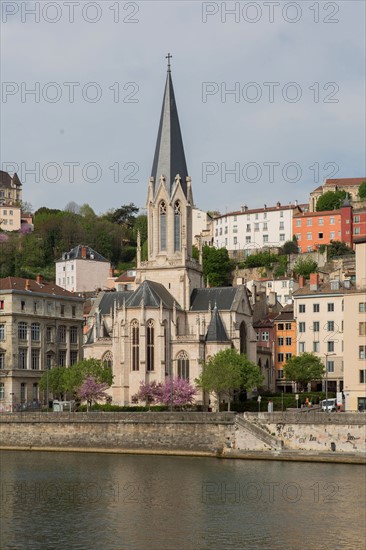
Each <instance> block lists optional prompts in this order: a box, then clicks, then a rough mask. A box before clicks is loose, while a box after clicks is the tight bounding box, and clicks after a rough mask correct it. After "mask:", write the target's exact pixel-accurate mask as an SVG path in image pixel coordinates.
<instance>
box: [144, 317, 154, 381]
mask: <svg viewBox="0 0 366 550" xmlns="http://www.w3.org/2000/svg"><path fill="white" fill-rule="evenodd" d="M146 370H147V371H149V372H150V371H153V370H154V321H152V320H151V319H150V320H149V321H148V322H147V327H146Z"/></svg>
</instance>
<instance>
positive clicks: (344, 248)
mask: <svg viewBox="0 0 366 550" xmlns="http://www.w3.org/2000/svg"><path fill="white" fill-rule="evenodd" d="M327 248H328V260H329V259H330V258H333V256H344V255H345V254H354V250H352V248H350V247H349V246H348V245H347V244H346V243H344V242H342V241H330V244H329V245H328V247H327Z"/></svg>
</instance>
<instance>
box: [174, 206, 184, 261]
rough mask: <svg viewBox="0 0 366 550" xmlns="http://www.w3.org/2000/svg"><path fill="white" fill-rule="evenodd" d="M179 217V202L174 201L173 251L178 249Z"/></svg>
mask: <svg viewBox="0 0 366 550" xmlns="http://www.w3.org/2000/svg"><path fill="white" fill-rule="evenodd" d="M181 219H182V213H181V207H180V202H179V201H176V203H175V204H174V252H179V251H180V235H181Z"/></svg>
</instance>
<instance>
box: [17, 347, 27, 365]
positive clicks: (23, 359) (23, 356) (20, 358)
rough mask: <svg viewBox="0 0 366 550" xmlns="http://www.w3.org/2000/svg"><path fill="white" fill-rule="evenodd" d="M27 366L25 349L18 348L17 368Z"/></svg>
mask: <svg viewBox="0 0 366 550" xmlns="http://www.w3.org/2000/svg"><path fill="white" fill-rule="evenodd" d="M26 368H27V350H26V349H25V348H19V351H18V369H26Z"/></svg>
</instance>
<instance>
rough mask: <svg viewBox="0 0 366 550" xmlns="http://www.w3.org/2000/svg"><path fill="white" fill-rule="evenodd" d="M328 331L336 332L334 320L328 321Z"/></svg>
mask: <svg viewBox="0 0 366 550" xmlns="http://www.w3.org/2000/svg"><path fill="white" fill-rule="evenodd" d="M327 331H328V332H334V321H328V322H327Z"/></svg>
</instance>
